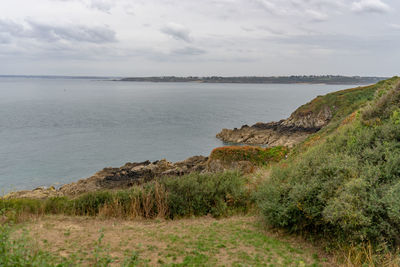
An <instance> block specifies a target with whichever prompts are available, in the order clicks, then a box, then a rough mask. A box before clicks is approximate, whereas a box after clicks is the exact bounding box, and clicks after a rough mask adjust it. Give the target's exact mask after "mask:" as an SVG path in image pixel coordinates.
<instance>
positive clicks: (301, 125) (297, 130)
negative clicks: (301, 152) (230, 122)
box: [217, 106, 332, 147]
mask: <svg viewBox="0 0 400 267" xmlns="http://www.w3.org/2000/svg"><path fill="white" fill-rule="evenodd" d="M331 118H332V110H331V109H330V108H329V107H328V106H322V107H320V108H319V109H318V111H315V110H311V111H307V110H305V109H304V107H301V108H299V109H298V110H296V111H295V112H294V113H292V115H291V116H290V117H289V118H288V119H286V120H281V121H279V122H269V123H262V122H259V123H256V124H254V125H252V126H248V125H243V126H242V127H241V128H240V129H237V128H235V129H233V130H231V129H223V130H222V131H221V132H220V133H218V134H217V138H219V139H221V140H222V141H224V142H227V143H243V144H252V145H268V146H287V147H292V146H294V145H296V144H298V143H300V142H302V141H303V140H305V139H306V138H307V136H308V135H310V134H312V133H315V132H317V131H319V130H320V129H321V128H322V127H324V126H326V125H327V124H328V123H329V121H330V120H331Z"/></svg>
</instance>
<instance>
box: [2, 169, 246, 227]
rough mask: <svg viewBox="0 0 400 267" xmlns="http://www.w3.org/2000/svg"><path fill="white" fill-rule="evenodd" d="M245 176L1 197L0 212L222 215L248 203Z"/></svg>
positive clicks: (17, 215)
mask: <svg viewBox="0 0 400 267" xmlns="http://www.w3.org/2000/svg"><path fill="white" fill-rule="evenodd" d="M245 183H246V180H245V178H244V177H243V176H242V175H241V174H240V173H237V172H225V173H220V174H198V173H193V174H189V175H185V176H182V177H168V178H164V179H159V180H157V181H152V182H149V183H146V184H144V185H142V186H135V187H132V188H130V189H128V190H120V191H98V192H91V193H86V194H84V195H81V196H79V197H77V198H74V199H69V198H66V197H56V198H49V199H45V200H35V199H1V200H0V210H2V211H3V217H6V218H8V220H14V221H18V220H22V219H23V218H24V216H29V215H30V216H39V215H43V214H66V215H86V216H103V217H121V218H131V219H133V218H139V217H140V218H156V217H159V218H176V217H185V216H191V215H195V216H201V215H208V214H210V215H212V216H215V217H219V216H225V215H228V214H231V213H234V212H245V211H246V210H248V209H249V207H250V206H251V200H250V193H249V192H248V190H247V189H246V188H245Z"/></svg>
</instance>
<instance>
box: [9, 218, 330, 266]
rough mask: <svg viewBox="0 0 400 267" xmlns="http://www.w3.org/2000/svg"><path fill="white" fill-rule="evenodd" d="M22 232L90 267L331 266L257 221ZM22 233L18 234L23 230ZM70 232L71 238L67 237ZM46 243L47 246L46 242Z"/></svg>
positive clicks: (43, 224)
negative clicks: (270, 231) (66, 233)
mask: <svg viewBox="0 0 400 267" xmlns="http://www.w3.org/2000/svg"><path fill="white" fill-rule="evenodd" d="M49 225H53V226H52V227H48V226H49ZM23 228H24V229H26V230H25V232H26V233H29V235H30V236H31V237H32V238H34V239H35V240H39V242H38V248H39V249H40V250H42V251H47V252H46V253H49V255H53V257H54V258H55V259H57V258H60V257H64V258H65V259H70V260H71V261H72V262H74V263H80V264H81V265H85V266H86V265H93V264H94V263H95V262H99V263H101V261H105V262H103V263H106V264H103V265H102V266H108V265H110V266H121V265H122V264H124V262H126V261H127V260H131V262H133V263H134V264H133V265H130V266H321V265H328V263H329V262H328V261H327V259H324V258H326V257H325V256H324V253H323V252H322V251H320V250H319V249H318V248H315V247H313V246H310V245H306V244H305V243H303V242H302V241H301V240H295V239H290V238H283V237H282V236H280V235H279V234H275V233H268V232H266V231H265V230H264V229H263V227H262V226H261V225H260V224H259V223H258V220H257V218H255V217H245V216H234V217H230V218H224V219H213V218H210V217H201V218H196V219H182V220H174V221H164V220H161V221H157V220H152V221H136V222H132V221H123V220H119V219H118V220H116V219H111V220H110V219H106V220H98V219H95V218H89V217H86V218H84V217H65V216H45V217H41V218H40V219H39V220H36V221H32V222H27V223H26V224H24V225H23ZM18 229H19V228H17V230H15V232H14V235H18V234H20V232H21V231H22V230H18ZM67 230H69V231H70V235H68V236H65V235H64V234H63V233H65V232H66V231H67ZM44 239H45V240H47V241H46V242H43V240H44ZM50 244H51V245H50ZM96 255H98V257H97V256H96ZM96 259H97V260H96ZM107 262H108V263H107ZM97 266H100V264H99V265H97ZM123 266H124V265H123ZM125 266H129V265H125Z"/></svg>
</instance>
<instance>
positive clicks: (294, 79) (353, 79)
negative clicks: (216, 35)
mask: <svg viewBox="0 0 400 267" xmlns="http://www.w3.org/2000/svg"><path fill="white" fill-rule="evenodd" d="M385 79H387V78H386V77H361V76H337V75H324V76H314V75H313V76H276V77H275V76H274V77H258V76H241V77H220V76H211V77H193V76H189V77H176V76H159V77H128V78H121V79H113V80H112V81H122V82H154V83H160V82H170V83H173V82H175V83H184V82H190V83H231V84H325V85H328V84H331V85H341V84H343V85H357V84H360V85H367V84H375V83H377V82H379V81H381V80H385Z"/></svg>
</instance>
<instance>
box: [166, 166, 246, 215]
mask: <svg viewBox="0 0 400 267" xmlns="http://www.w3.org/2000/svg"><path fill="white" fill-rule="evenodd" d="M161 183H162V184H163V185H164V186H165V189H166V191H167V192H168V207H169V211H170V216H171V217H182V216H188V215H196V216H197V215H207V214H211V215H213V216H215V217H219V216H224V215H227V214H228V213H230V212H232V211H234V210H246V209H247V208H248V206H249V195H248V192H247V190H246V189H245V179H244V178H243V176H241V175H240V174H239V173H237V172H225V173H221V174H198V173H194V174H189V175H187V176H184V177H174V178H165V179H163V180H161Z"/></svg>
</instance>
